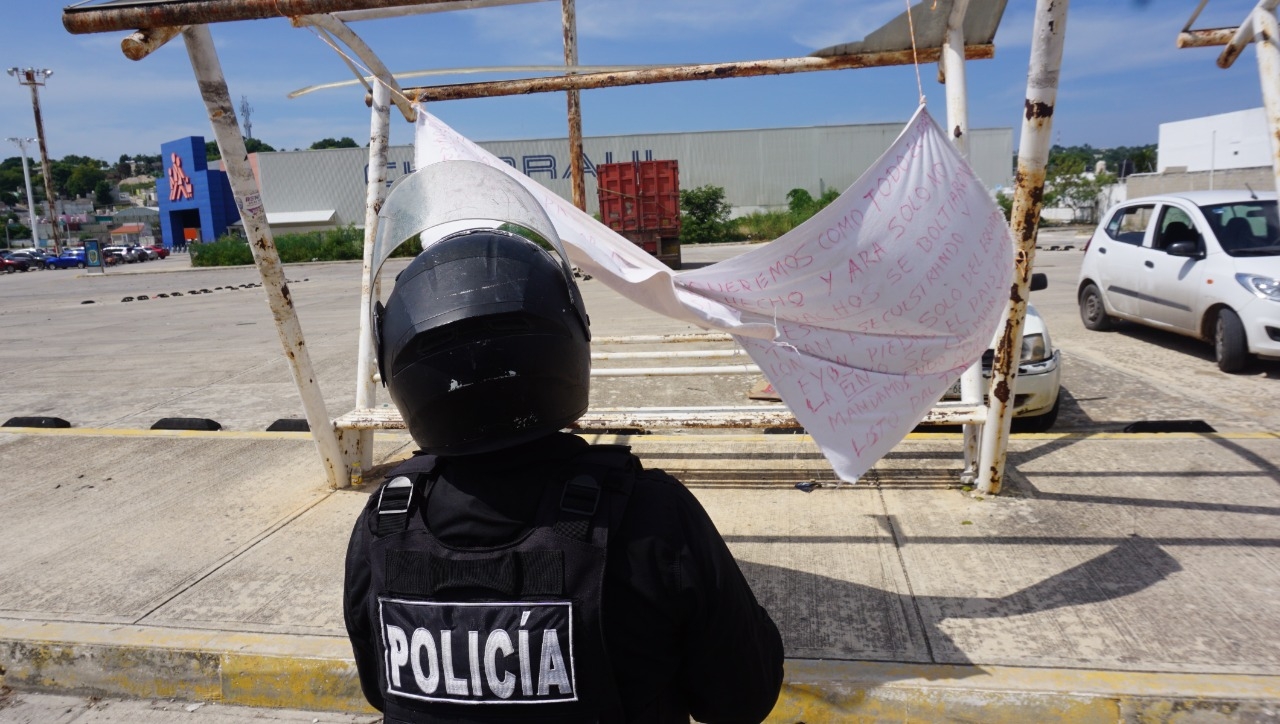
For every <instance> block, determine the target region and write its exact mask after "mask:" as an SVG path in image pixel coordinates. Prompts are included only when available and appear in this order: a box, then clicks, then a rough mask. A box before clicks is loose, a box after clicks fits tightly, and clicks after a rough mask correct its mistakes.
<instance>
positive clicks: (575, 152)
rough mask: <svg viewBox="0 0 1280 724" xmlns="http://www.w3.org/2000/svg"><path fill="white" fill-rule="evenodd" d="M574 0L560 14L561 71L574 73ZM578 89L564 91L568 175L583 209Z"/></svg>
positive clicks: (584, 185) (567, 0) (565, 3)
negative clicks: (562, 29)
mask: <svg viewBox="0 0 1280 724" xmlns="http://www.w3.org/2000/svg"><path fill="white" fill-rule="evenodd" d="M573 2H574V0H564V1H563V3H562V4H561V6H560V14H561V17H562V23H563V25H564V65H565V72H566V73H569V74H573V73H574V70H573V69H574V68H576V67H577V66H578V18H577V13H576V12H575V11H574V5H573ZM580 93H581V91H578V90H576V89H573V90H567V91H565V97H566V98H568V100H569V178H570V179H571V182H572V184H573V205H574V206H577V207H578V208H579V209H580V210H582V211H586V210H587V181H586V178H585V174H584V173H583V170H582V103H581V98H580Z"/></svg>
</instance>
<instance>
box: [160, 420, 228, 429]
mask: <svg viewBox="0 0 1280 724" xmlns="http://www.w3.org/2000/svg"><path fill="white" fill-rule="evenodd" d="M151 429H152V430H221V429H222V425H219V424H218V423H217V422H215V421H213V420H210V419H209V418H207V417H164V418H161V419H159V420H156V424H154V425H152V426H151Z"/></svg>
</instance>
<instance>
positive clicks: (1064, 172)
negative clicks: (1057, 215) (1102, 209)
mask: <svg viewBox="0 0 1280 724" xmlns="http://www.w3.org/2000/svg"><path fill="white" fill-rule="evenodd" d="M1115 182H1116V177H1115V175H1114V174H1111V173H1107V172H1103V173H1088V170H1087V168H1086V165H1085V161H1083V160H1082V159H1080V158H1078V157H1077V158H1069V159H1066V160H1063V161H1060V162H1059V163H1058V164H1057V165H1056V166H1054V167H1053V168H1050V169H1049V170H1048V172H1047V173H1046V175H1045V194H1044V204H1045V206H1065V207H1067V208H1069V209H1072V211H1073V212H1074V217H1075V218H1074V220H1075V221H1083V222H1086V223H1092V222H1094V221H1096V220H1097V214H1098V205H1099V204H1098V197H1099V195H1101V194H1102V191H1103V189H1104V188H1106V187H1107V186H1110V185H1111V184H1113V183H1115Z"/></svg>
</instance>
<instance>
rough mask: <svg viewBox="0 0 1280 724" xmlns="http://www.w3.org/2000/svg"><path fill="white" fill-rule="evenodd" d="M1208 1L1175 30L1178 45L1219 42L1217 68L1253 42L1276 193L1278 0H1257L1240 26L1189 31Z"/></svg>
mask: <svg viewBox="0 0 1280 724" xmlns="http://www.w3.org/2000/svg"><path fill="white" fill-rule="evenodd" d="M1207 3H1208V0H1200V4H1199V5H1198V6H1196V9H1195V12H1193V13H1192V14H1191V18H1190V19H1188V20H1187V24H1186V25H1185V26H1184V27H1183V28H1182V32H1180V33H1178V41H1177V42H1178V47H1179V48H1205V47H1213V46H1219V45H1223V46H1226V47H1224V48H1223V49H1222V53H1221V54H1220V55H1219V56H1218V67H1219V68H1222V69H1223V70H1226V69H1228V68H1230V67H1231V66H1232V65H1233V64H1234V63H1235V62H1236V59H1237V58H1239V57H1240V54H1241V53H1243V52H1244V49H1245V46H1247V45H1249V44H1250V43H1253V44H1254V46H1255V48H1254V50H1255V52H1256V54H1257V56H1258V82H1259V84H1260V85H1261V86H1262V105H1263V109H1264V111H1265V113H1266V116H1267V127H1268V128H1269V129H1270V132H1271V169H1272V173H1273V174H1274V176H1275V186H1276V191H1277V192H1278V193H1280V23H1277V21H1276V6H1277V5H1280V0H1259V2H1258V4H1257V5H1255V6H1254V7H1253V9H1252V10H1250V11H1249V14H1248V15H1246V16H1245V18H1244V20H1243V21H1241V23H1240V25H1238V26H1236V27H1234V28H1209V29H1203V30H1192V29H1191V26H1192V25H1193V24H1195V22H1196V18H1198V17H1200V11H1201V10H1204V6H1205V5H1206V4H1207Z"/></svg>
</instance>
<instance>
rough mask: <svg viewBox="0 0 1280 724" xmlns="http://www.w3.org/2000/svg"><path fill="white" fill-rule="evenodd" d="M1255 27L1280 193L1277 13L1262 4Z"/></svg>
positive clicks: (1255, 15) (1279, 40)
mask: <svg viewBox="0 0 1280 724" xmlns="http://www.w3.org/2000/svg"><path fill="white" fill-rule="evenodd" d="M1272 5H1273V6H1274V3H1272ZM1253 27H1254V31H1255V35H1254V44H1255V46H1256V47H1255V52H1256V53H1257V54H1258V79H1259V80H1260V81H1261V83H1262V105H1263V107H1264V108H1265V109H1266V114H1267V126H1268V128H1269V129H1270V131H1271V169H1272V172H1273V173H1274V174H1275V185H1276V192H1277V193H1280V23H1277V22H1276V15H1275V10H1273V9H1268V8H1265V7H1262V6H1261V5H1260V6H1259V7H1257V8H1255V9H1254V11H1253Z"/></svg>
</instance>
